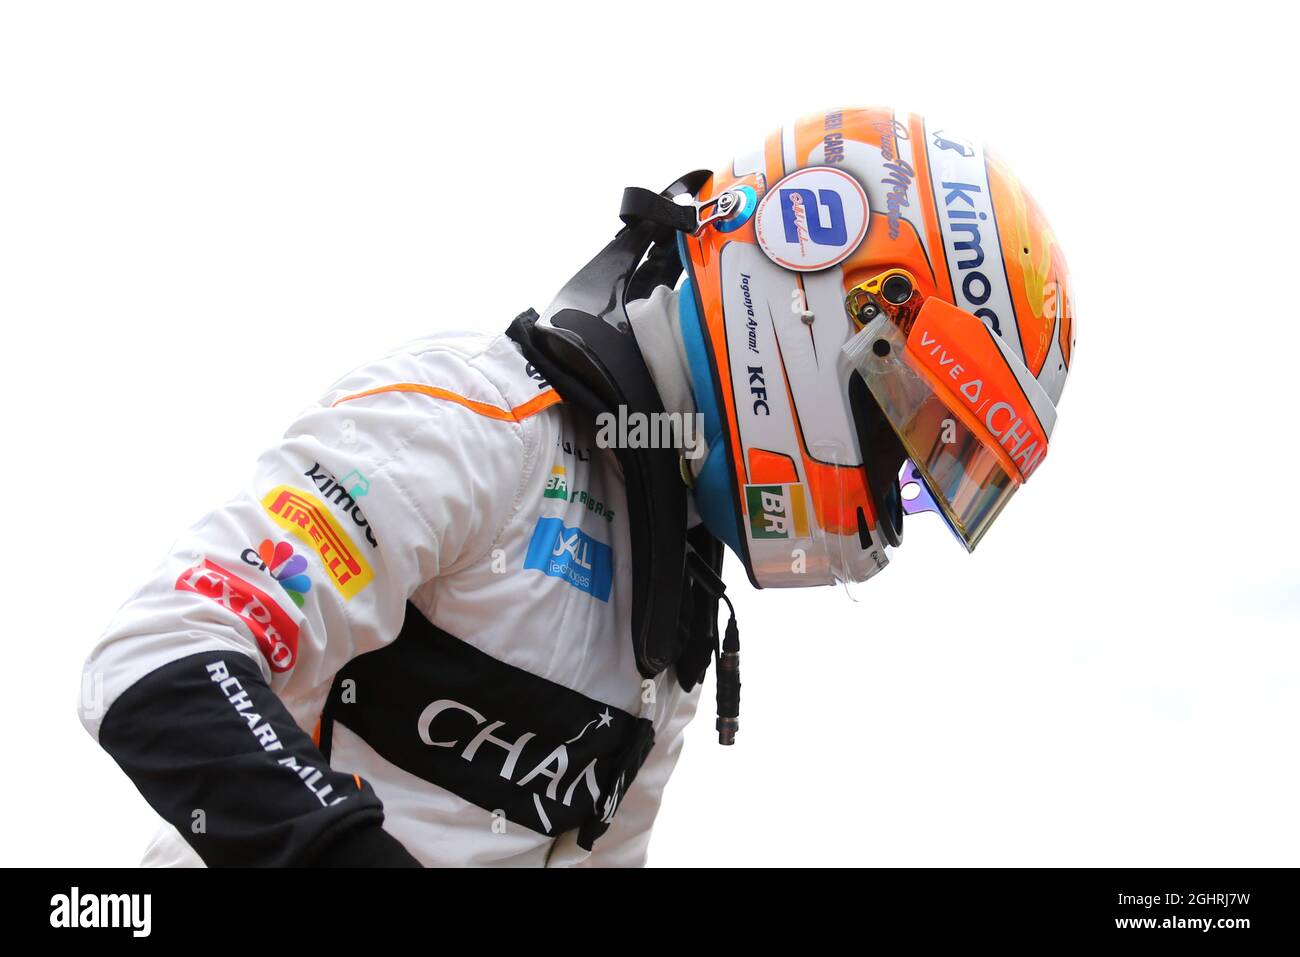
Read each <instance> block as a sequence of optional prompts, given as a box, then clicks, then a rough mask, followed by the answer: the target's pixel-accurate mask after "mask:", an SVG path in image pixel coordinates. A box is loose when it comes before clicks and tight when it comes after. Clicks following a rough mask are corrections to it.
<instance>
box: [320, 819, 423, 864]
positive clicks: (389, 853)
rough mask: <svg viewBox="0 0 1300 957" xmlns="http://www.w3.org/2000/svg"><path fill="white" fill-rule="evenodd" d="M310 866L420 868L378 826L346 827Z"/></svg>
mask: <svg viewBox="0 0 1300 957" xmlns="http://www.w3.org/2000/svg"><path fill="white" fill-rule="evenodd" d="M312 866H313V867H420V866H421V865H420V862H419V861H417V860H416V859H415V858H414V857H412V856H411V852H410V851H408V850H407V849H406V848H404V847H403V846H402V844H401V842H400V841H398V840H397V838H395V837H393V836H392V835H391V834H389V833H388V832H387V831H385V830H384V829H383V828H382V827H380V826H379V825H378V824H367V825H365V826H363V827H354V828H349V829H348V830H347V831H345V832H344V833H342V834H340V835H339V836H338V837H337V838H335V839H334V840H332V841H330V843H329V844H327V845H326V846H325V848H324V850H322V851H321V852H320V853H319V854H317V855H316V858H315V859H314V860H313V861H312Z"/></svg>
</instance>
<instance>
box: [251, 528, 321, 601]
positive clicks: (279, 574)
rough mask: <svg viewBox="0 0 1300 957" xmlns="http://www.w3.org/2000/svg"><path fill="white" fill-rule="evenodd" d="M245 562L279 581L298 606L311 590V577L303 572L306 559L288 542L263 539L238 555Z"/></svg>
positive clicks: (305, 569) (305, 568)
mask: <svg viewBox="0 0 1300 957" xmlns="http://www.w3.org/2000/svg"><path fill="white" fill-rule="evenodd" d="M239 557H240V558H242V559H243V560H244V562H245V563H246V564H249V565H252V566H253V567H254V568H257V569H260V570H262V571H264V572H269V573H270V575H271V577H272V578H274V579H275V580H276V581H278V582H279V583H280V587H281V588H283V589H284V590H285V591H286V592H287V593H288V595H289V597H290V598H291V599H292V600H293V603H294V604H295V605H297V606H298V607H299V608H301V607H302V603H303V601H304V599H305V596H306V594H307V592H309V591H311V579H310V578H308V577H307V575H306V574H304V573H305V572H306V571H307V559H305V558H303V557H302V556H301V555H299V554H296V553H295V552H294V550H293V546H292V545H290V544H289V543H288V542H273V541H271V540H270V539H269V538H267V539H264V540H263V541H262V544H261V545H258V546H257V548H245V549H244V552H243V554H242V555H240V556H239Z"/></svg>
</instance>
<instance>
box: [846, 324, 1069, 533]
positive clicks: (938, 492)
mask: <svg viewBox="0 0 1300 957" xmlns="http://www.w3.org/2000/svg"><path fill="white" fill-rule="evenodd" d="M844 352H845V354H846V355H847V357H848V358H849V360H850V362H852V364H853V367H854V369H855V370H856V371H857V372H858V374H859V375H861V376H862V379H863V381H864V382H865V383H866V386H867V389H868V390H869V391H870V392H871V395H872V397H873V398H874V399H875V400H876V402H877V404H878V405H879V406H880V409H881V411H882V412H883V413H884V416H885V418H886V419H887V420H888V422H889V424H890V426H891V427H892V428H893V429H894V431H895V433H897V435H898V437H899V439H900V440H901V441H902V443H903V446H904V448H905V449H906V450H907V454H908V457H909V458H910V459H911V460H912V463H913V465H915V466H916V468H917V471H918V472H919V474H920V477H921V479H922V481H924V483H925V485H926V487H927V489H928V490H929V492H930V494H931V496H933V498H934V500H935V503H936V504H937V505H938V506H939V508H940V510H941V511H942V514H943V516H944V518H945V519H946V520H947V522H948V524H949V526H950V527H951V528H952V530H953V532H954V533H955V534H956V535H957V537H958V538H959V539H961V541H962V544H963V545H965V546H966V548H967V550H972V551H973V550H974V548H975V546H976V545H977V544H979V541H980V539H982V538H983V537H984V535H985V534H986V533H987V532H988V530H989V528H990V527H992V525H993V522H994V520H995V519H996V518H997V517H998V515H999V514H1000V513H1001V511H1002V509H1003V508H1004V507H1006V504H1007V502H1008V501H1010V499H1011V496H1012V495H1013V494H1015V491H1016V489H1017V488H1019V487H1020V485H1021V483H1022V482H1023V481H1024V479H1025V477H1026V476H1027V475H1028V474H1030V473H1032V472H1033V470H1034V469H1035V468H1037V466H1038V464H1039V462H1041V461H1042V458H1043V456H1044V455H1045V454H1046V451H1047V429H1046V428H1044V426H1043V424H1042V422H1041V420H1040V416H1039V415H1038V414H1037V413H1036V412H1035V410H1034V407H1033V405H1034V404H1033V401H1032V399H1031V397H1030V395H1029V394H1028V393H1027V392H1026V382H1025V381H1024V380H1028V382H1029V383H1033V385H1036V384H1037V383H1036V382H1035V381H1034V380H1033V377H1032V376H1030V375H1029V373H1028V370H1025V371H1024V374H1023V375H1017V373H1016V370H1015V369H1014V368H1013V367H1011V366H1010V365H1009V362H1012V361H1015V357H1014V356H1009V355H1007V354H1006V353H1005V352H1004V351H1002V350H1001V349H1000V348H999V347H998V346H997V344H996V343H995V342H994V341H993V339H992V334H991V333H989V332H988V330H987V329H986V328H985V327H984V325H983V323H981V322H980V320H979V319H977V318H975V317H974V316H972V315H970V314H969V313H967V312H963V311H962V310H960V309H957V308H956V307H954V306H952V305H950V304H948V303H945V302H943V301H942V300H938V299H929V300H927V301H926V303H925V305H924V306H923V307H922V308H921V310H920V312H919V314H917V315H916V316H915V319H914V320H911V327H910V329H908V330H906V331H905V330H904V329H903V328H902V327H900V326H899V325H897V324H896V321H895V319H893V318H891V317H890V316H889V315H887V314H886V313H884V312H881V313H880V314H879V315H877V316H876V317H875V318H874V319H872V320H871V321H870V322H869V323H868V324H867V325H866V326H865V327H864V328H863V329H862V330H861V331H860V332H859V333H858V334H857V335H856V336H854V337H853V338H852V339H851V340H849V342H848V343H846V344H845V346H844ZM1032 387H1033V386H1032V385H1030V386H1028V388H1029V389H1032ZM1043 398H1044V399H1045V397H1043ZM1049 406H1050V403H1049Z"/></svg>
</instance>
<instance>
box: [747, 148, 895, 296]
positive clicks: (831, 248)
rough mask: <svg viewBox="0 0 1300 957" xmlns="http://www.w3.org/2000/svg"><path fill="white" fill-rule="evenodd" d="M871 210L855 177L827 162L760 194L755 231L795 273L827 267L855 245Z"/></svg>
mask: <svg viewBox="0 0 1300 957" xmlns="http://www.w3.org/2000/svg"><path fill="white" fill-rule="evenodd" d="M870 214H871V210H870V207H869V205H868V203H867V194H866V192H864V191H863V189H862V187H861V186H860V185H859V184H858V181H857V180H855V179H854V178H853V177H852V176H850V175H849V174H848V173H846V172H844V171H843V170H839V169H835V168H833V167H830V166H810V167H808V168H807V169H801V170H796V171H795V172H793V173H791V174H790V175H789V176H787V177H785V179H783V180H781V181H780V182H779V183H777V184H776V185H775V186H773V187H772V188H771V189H770V190H768V192H767V194H766V195H764V196H763V200H762V202H760V203H759V204H758V212H757V213H755V214H754V220H755V224H754V235H755V236H756V237H757V239H758V244H759V246H760V247H761V248H762V250H763V252H765V253H766V254H767V256H768V258H769V259H771V260H772V261H773V262H774V263H776V264H777V265H778V266H784V267H785V268H786V269H794V270H797V271H799V272H812V271H815V270H818V269H829V268H830V267H831V266H834V265H835V264H836V263H841V262H843V261H844V260H845V259H847V258H848V257H849V256H851V255H852V254H853V250H855V249H857V248H858V245H859V244H860V243H861V242H862V237H863V236H865V235H866V233H867V224H868V222H869V221H870Z"/></svg>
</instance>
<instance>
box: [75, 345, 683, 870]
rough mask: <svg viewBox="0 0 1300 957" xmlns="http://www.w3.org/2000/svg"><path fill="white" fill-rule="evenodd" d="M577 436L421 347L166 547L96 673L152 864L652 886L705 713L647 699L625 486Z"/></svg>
mask: <svg viewBox="0 0 1300 957" xmlns="http://www.w3.org/2000/svg"><path fill="white" fill-rule="evenodd" d="M571 413H572V410H570V409H569V408H568V407H567V406H566V405H564V404H563V403H562V402H561V401H560V398H559V396H558V395H557V393H556V392H555V391H554V389H552V388H551V387H550V386H549V385H548V384H547V383H546V382H544V381H542V379H541V377H540V375H539V374H537V373H536V372H535V371H534V370H533V368H532V367H531V366H530V365H529V364H528V363H527V362H526V361H525V360H524V358H523V356H522V355H521V353H520V351H519V350H518V348H517V347H516V346H515V344H514V343H513V342H511V341H510V340H509V339H507V338H506V337H504V336H496V337H491V336H476V335H468V334H466V335H448V336H441V337H433V338H428V339H424V340H421V341H418V342H416V343H414V344H412V345H410V346H407V347H404V348H403V349H401V350H399V351H397V352H394V353H393V354H391V355H388V356H386V357H384V358H383V359H381V360H379V361H377V362H374V363H372V364H370V365H367V366H365V367H363V368H361V369H360V370H358V371H356V372H354V373H352V374H350V375H348V376H347V377H346V378H344V379H343V380H341V381H340V382H338V383H337V384H336V385H335V386H334V387H333V388H332V389H331V390H330V391H329V392H328V393H327V394H326V395H325V396H324V397H323V398H322V399H321V400H320V402H319V403H318V404H317V405H316V406H314V407H312V408H310V409H309V410H307V411H306V412H305V413H304V414H303V415H301V417H300V418H299V419H298V420H297V421H296V422H295V423H294V425H293V426H292V427H291V428H290V429H289V431H288V432H287V433H286V435H285V436H284V439H283V440H282V441H281V443H280V444H279V445H278V446H277V447H276V448H273V449H271V450H270V451H269V452H267V453H266V454H265V455H263V456H262V457H261V459H260V460H259V462H258V464H257V468H256V472H255V475H254V478H253V481H252V483H251V484H250V485H249V486H248V487H247V488H246V489H245V490H244V491H243V492H242V493H241V494H240V495H239V496H238V497H236V498H235V499H234V500H233V501H231V502H229V503H228V504H226V505H225V506H223V507H221V508H219V509H217V510H216V511H214V512H212V513H211V514H210V515H208V516H207V518H205V519H204V520H203V521H201V522H200V523H199V524H198V525H196V526H195V527H194V528H193V529H191V530H190V531H189V532H188V533H187V534H186V535H185V536H184V537H183V538H182V539H181V540H180V541H178V542H177V543H176V545H175V546H174V547H173V549H172V551H171V553H170V554H169V555H168V556H167V558H166V559H165V560H164V562H163V563H162V565H161V566H160V567H159V568H158V569H157V570H156V571H155V572H154V573H153V574H152V575H151V576H150V578H149V580H148V582H147V583H146V584H145V585H144V587H143V588H142V589H141V590H140V591H139V592H138V593H137V594H136V595H135V596H134V597H132V598H131V599H130V600H129V601H128V602H127V603H126V604H125V605H124V606H123V607H122V609H121V610H120V611H119V612H118V614H117V615H116V617H115V619H114V620H113V622H112V624H111V626H110V627H109V629H108V631H107V633H106V634H105V636H104V637H103V639H102V640H101V641H100V643H99V644H98V646H97V647H96V648H95V649H94V651H93V653H92V654H91V656H90V658H89V661H88V662H87V666H86V668H87V673H88V674H87V687H90V688H94V689H96V692H97V693H96V694H93V695H91V696H89V698H88V702H87V704H86V705H85V706H84V707H83V709H82V720H83V722H84V723H85V725H86V727H87V728H88V729H89V730H90V732H91V733H92V734H94V735H95V736H96V737H97V738H98V740H99V741H100V743H101V744H102V745H103V746H104V747H105V748H106V749H107V750H108V751H109V753H110V754H112V756H113V757H114V759H115V760H116V761H117V762H118V763H119V764H120V765H121V766H122V768H123V769H124V770H125V771H126V773H127V774H128V775H129V776H130V777H131V779H132V780H133V781H134V782H135V784H136V786H137V787H138V788H139V789H140V791H141V792H142V794H143V795H144V796H145V798H146V799H147V800H148V801H149V802H150V804H151V805H152V806H153V807H154V808H155V809H156V810H157V811H158V812H159V813H160V814H161V815H162V816H163V818H164V819H165V820H166V821H167V826H166V827H165V828H164V832H163V833H162V834H160V836H159V838H158V839H157V840H156V841H155V842H154V845H153V846H152V847H151V849H150V851H149V855H148V858H147V860H146V863H157V864H183V863H190V864H198V863H200V862H206V863H208V864H318V865H330V864H412V863H415V862H416V861H418V862H419V863H420V864H424V865H429V866H432V865H558V864H576V863H583V862H589V863H592V864H609V865H636V864H640V863H642V862H643V860H644V857H645V852H646V845H647V843H648V840H649V832H650V827H651V824H652V822H653V820H654V817H655V814H656V811H657V809H658V805H659V800H660V797H661V794H662V791H663V788H664V784H665V781H666V780H667V778H668V775H669V773H670V771H671V769H672V766H673V764H674V763H675V761H676V757H677V752H678V750H679V748H680V745H681V739H682V731H683V728H684V726H685V724H686V722H687V721H688V720H689V719H690V717H691V716H692V714H693V712H694V710H695V706H696V701H697V698H698V687H696V689H695V691H694V692H692V693H687V692H685V691H683V690H682V688H681V686H680V684H679V682H678V680H677V678H676V675H675V674H674V671H673V669H670V670H669V671H667V672H665V673H663V674H661V675H660V676H659V677H658V678H657V679H654V680H648V679H644V678H643V677H642V676H641V674H639V673H638V670H637V668H636V665H635V662H634V655H633V649H632V645H631V642H630V639H629V628H630V623H629V605H630V600H631V587H630V586H631V576H632V568H631V563H630V558H629V548H628V533H627V528H626V525H625V523H624V520H623V516H624V511H625V508H624V506H625V503H624V491H623V485H622V479H621V473H620V471H619V468H618V465H617V462H616V461H615V459H614V458H613V456H612V454H611V453H610V452H609V451H607V450H601V449H599V448H597V447H596V443H595V441H594V434H593V432H592V429H591V427H590V426H581V425H579V424H578V423H577V421H576V419H575V416H574V415H573V414H571ZM647 749H648V751H649V756H648V757H645V759H644V763H643V764H641V763H640V762H641V759H642V757H643V756H644V755H645V754H646V752H647ZM638 764H640V767H639V770H638V768H637V766H638ZM629 782H631V783H630V784H629ZM606 828H607V830H606ZM597 838H598V840H597ZM593 841H594V844H593ZM587 847H593V848H594V850H592V851H590V852H589V851H588V850H587V849H586V848H587ZM407 852H409V855H408V853H407ZM412 856H413V858H414V860H412Z"/></svg>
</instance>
